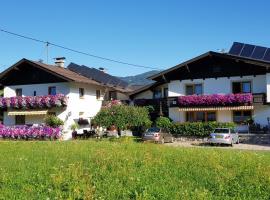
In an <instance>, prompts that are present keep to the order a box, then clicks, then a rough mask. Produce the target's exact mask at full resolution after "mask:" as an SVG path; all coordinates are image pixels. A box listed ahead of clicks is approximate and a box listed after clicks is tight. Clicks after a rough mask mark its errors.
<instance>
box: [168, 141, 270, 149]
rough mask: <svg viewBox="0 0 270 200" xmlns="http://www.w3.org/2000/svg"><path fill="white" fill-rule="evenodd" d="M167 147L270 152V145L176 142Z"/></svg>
mask: <svg viewBox="0 0 270 200" xmlns="http://www.w3.org/2000/svg"><path fill="white" fill-rule="evenodd" d="M165 145H167V146H173V147H198V148H222V149H244V150H265V151H270V145H267V144H262V145H254V144H234V145H233V147H230V146H225V145H222V146H220V145H215V146H210V145H209V144H206V143H200V142H192V141H187V142H180V141H177V142H174V143H166V144H165Z"/></svg>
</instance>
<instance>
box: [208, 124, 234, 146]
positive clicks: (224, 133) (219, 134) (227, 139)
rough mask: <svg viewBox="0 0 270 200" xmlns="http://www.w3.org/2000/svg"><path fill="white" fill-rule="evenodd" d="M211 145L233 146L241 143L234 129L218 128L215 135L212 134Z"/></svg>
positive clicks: (214, 132)
mask: <svg viewBox="0 0 270 200" xmlns="http://www.w3.org/2000/svg"><path fill="white" fill-rule="evenodd" d="M209 142H210V144H228V145H231V146H233V144H238V143H239V136H238V133H237V132H236V131H235V130H234V129H233V128H216V129H215V130H214V131H213V133H211V134H210V138H209Z"/></svg>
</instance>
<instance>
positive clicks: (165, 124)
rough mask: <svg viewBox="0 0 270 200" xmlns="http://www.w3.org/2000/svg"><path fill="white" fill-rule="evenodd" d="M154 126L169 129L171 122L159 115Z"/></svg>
mask: <svg viewBox="0 0 270 200" xmlns="http://www.w3.org/2000/svg"><path fill="white" fill-rule="evenodd" d="M156 126H157V127H159V128H162V129H165V130H167V131H169V130H170V128H171V126H172V122H171V120H170V119H169V118H167V117H159V118H157V120H156Z"/></svg>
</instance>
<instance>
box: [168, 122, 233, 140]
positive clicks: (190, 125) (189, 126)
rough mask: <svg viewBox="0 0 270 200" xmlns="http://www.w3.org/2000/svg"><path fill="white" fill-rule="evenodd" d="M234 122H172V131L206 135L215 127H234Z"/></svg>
mask: <svg viewBox="0 0 270 200" xmlns="http://www.w3.org/2000/svg"><path fill="white" fill-rule="evenodd" d="M234 127H235V124H234V123H221V122H185V123H172V124H171V127H170V132H171V133H172V134H175V135H183V136H199V137H206V136H209V134H210V133H211V132H212V131H213V130H214V129H215V128H234Z"/></svg>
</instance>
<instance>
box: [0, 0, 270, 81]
mask: <svg viewBox="0 0 270 200" xmlns="http://www.w3.org/2000/svg"><path fill="white" fill-rule="evenodd" d="M269 7H270V2H269V1H267V0H265V1H263V0H257V1H246V0H237V1H236V0H226V1H217V0H205V1H199V0H197V1H195V0H193V1H191V0H189V1H180V0H176V1H173V0H167V1H166V0H164V1H161V0H160V1H158V0H147V1H146V0H137V1H135V0H134V1H131V0H122V1H118V0H114V1H103V0H96V1H86V0H85V1H80V0H76V1H56V0H55V1H51V0H46V1H36V0H35V1H34V0H33V1H27V0H25V1H14V0H9V1H5V2H4V1H3V2H1V7H0V28H3V29H7V30H9V31H12V32H16V33H20V34H24V35H28V36H31V37H35V38H39V39H42V40H45V41H50V42H54V43H57V44H60V45H64V46H67V47H70V48H74V49H78V50H81V51H85V52H89V53H91V54H96V55H99V56H104V57H108V58H112V59H116V60H121V61H124V62H130V63H134V64H139V65H145V66H150V67H157V68H160V69H166V68H169V67H172V66H174V65H176V64H179V63H180V62H182V61H185V60H187V59H190V58H192V57H194V56H197V55H199V54H201V53H204V52H206V51H209V50H213V51H217V50H218V49H222V48H225V49H226V50H228V49H229V48H230V46H231V44H232V42H233V41H239V42H245V43H251V44H257V45H262V46H268V47H270V26H269V19H270V12H269ZM0 52H1V53H0V70H1V71H2V70H4V69H5V68H7V67H9V66H10V65H12V64H14V63H15V62H17V61H18V60H19V59H21V58H29V59H32V60H38V59H43V60H45V58H46V53H45V52H46V51H45V45H42V44H40V43H36V42H32V41H28V40H24V39H21V38H16V37H14V36H10V35H7V34H5V33H2V32H0ZM57 56H65V57H66V58H67V63H69V62H71V61H72V62H75V63H78V64H84V65H87V66H93V67H105V68H107V69H108V72H109V73H111V74H113V75H117V76H127V75H135V74H139V73H142V72H146V71H149V69H144V68H136V67H131V66H126V65H121V64H115V63H111V62H107V61H102V60H99V59H96V58H91V57H87V56H84V55H80V54H76V53H72V52H68V51H65V50H62V49H59V48H56V47H50V50H49V62H50V63H53V58H54V57H57Z"/></svg>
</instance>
